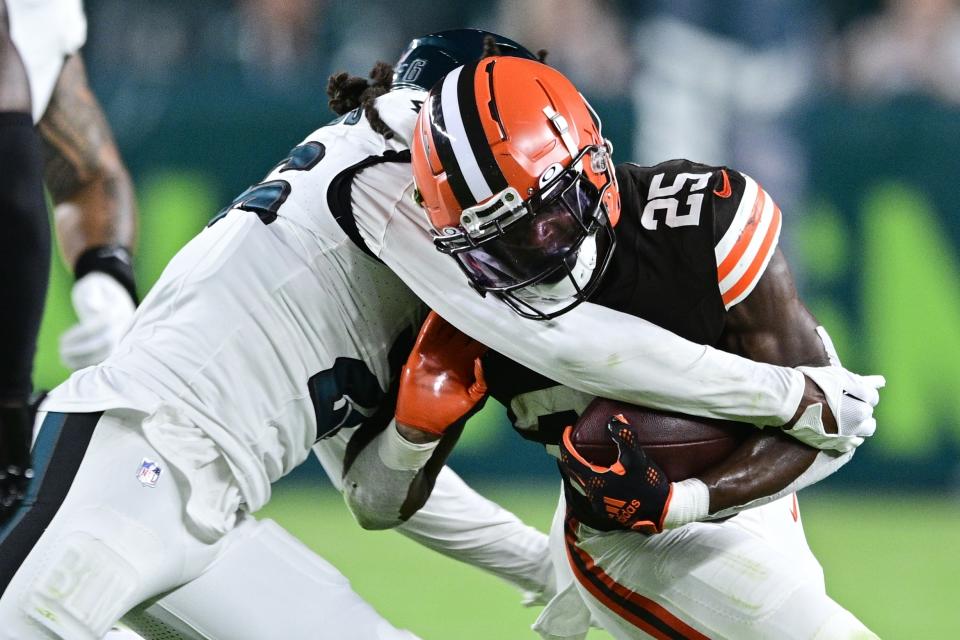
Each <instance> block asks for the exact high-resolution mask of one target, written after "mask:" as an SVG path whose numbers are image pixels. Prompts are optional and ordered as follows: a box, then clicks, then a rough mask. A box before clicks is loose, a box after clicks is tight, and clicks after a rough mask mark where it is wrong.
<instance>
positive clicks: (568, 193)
mask: <svg viewBox="0 0 960 640" xmlns="http://www.w3.org/2000/svg"><path fill="white" fill-rule="evenodd" d="M411 152H412V161H413V174H414V178H415V180H416V183H417V190H418V191H417V194H418V195H417V198H418V201H419V202H420V203H421V204H422V205H423V207H424V208H425V209H426V211H427V215H428V216H429V218H430V222H431V223H432V225H433V228H434V232H435V237H434V242H435V244H436V246H437V248H438V249H439V250H440V251H442V252H444V253H447V254H449V255H451V256H452V257H453V258H454V259H455V260H456V261H457V263H458V264H459V265H460V267H461V269H462V270H463V271H464V273H465V274H466V275H467V277H468V278H469V279H470V282H471V284H472V285H473V287H474V288H475V289H476V290H477V291H479V292H480V293H481V294H482V295H486V294H487V293H488V292H489V293H493V294H495V295H497V296H498V297H500V298H502V299H503V300H504V301H505V302H506V303H507V304H509V305H510V306H511V307H512V308H513V309H514V310H515V311H516V312H517V313H519V314H520V315H522V316H524V317H529V318H536V319H549V318H553V317H556V316H557V315H559V314H561V313H564V312H566V311H568V310H570V309H572V308H573V307H574V306H576V305H577V304H579V303H580V302H582V301H584V300H585V299H586V298H587V297H588V296H589V295H590V293H591V292H592V291H593V290H594V289H595V288H596V286H597V284H598V283H599V280H600V276H601V275H602V273H603V271H604V270H605V269H606V267H607V265H608V264H609V261H610V257H611V255H612V252H613V249H614V245H615V236H614V234H613V229H612V227H613V225H614V224H616V222H617V220H618V218H619V215H620V194H619V190H618V188H617V181H616V177H615V175H614V170H613V164H612V161H611V158H610V153H611V146H610V144H609V142H607V141H606V140H604V138H603V136H602V135H601V128H600V120H599V118H597V115H596V113H594V111H593V110H592V109H591V108H590V106H589V104H587V101H586V100H585V99H584V98H583V96H581V95H580V93H579V92H578V91H577V89H576V87H574V86H573V84H572V83H571V82H570V81H569V80H568V79H567V78H565V77H564V76H563V75H562V74H561V73H560V72H558V71H556V70H554V69H551V68H550V67H548V66H546V65H544V64H541V63H539V62H535V61H532V60H527V59H522V58H514V57H489V58H484V59H482V60H479V61H476V62H473V63H471V64H467V65H465V66H463V67H459V68H457V69H455V70H454V71H452V72H451V73H450V74H448V75H447V76H446V77H445V78H444V79H443V80H442V81H441V82H439V83H438V84H437V85H436V86H435V87H434V88H433V90H432V91H431V92H430V94H429V96H428V97H427V100H426V102H425V103H424V106H423V108H422V109H421V111H420V117H419V118H418V120H417V126H416V129H415V131H414V136H413V144H412V147H411Z"/></svg>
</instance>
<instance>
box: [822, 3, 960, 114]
mask: <svg viewBox="0 0 960 640" xmlns="http://www.w3.org/2000/svg"><path fill="white" fill-rule="evenodd" d="M840 54H841V55H840V56H839V57H838V59H837V61H836V66H837V70H838V72H839V73H840V78H841V81H842V82H843V84H845V85H846V86H847V87H848V88H849V89H851V90H852V91H854V92H856V93H859V94H864V95H868V96H878V97H886V96H892V95H896V94H903V93H926V94H930V95H933V96H936V97H939V98H942V99H944V100H948V101H950V102H954V103H960V6H958V3H957V2H956V1H955V0H889V1H888V2H886V6H885V7H884V9H883V10H882V11H881V12H880V13H879V14H876V15H873V16H869V17H866V18H863V19H861V20H860V21H859V22H857V23H855V24H854V25H852V26H851V27H850V29H849V30H848V32H847V33H846V35H845V36H844V38H843V41H842V45H841V47H840Z"/></svg>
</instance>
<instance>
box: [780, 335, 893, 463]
mask: <svg viewBox="0 0 960 640" xmlns="http://www.w3.org/2000/svg"><path fill="white" fill-rule="evenodd" d="M817 333H818V334H819V335H820V339H821V341H823V346H824V349H826V351H827V357H828V358H829V361H830V366H829V367H797V369H798V370H799V371H802V372H803V374H804V375H806V376H807V377H808V378H810V379H811V380H813V381H814V382H815V383H817V386H819V387H820V389H821V390H822V391H823V394H824V396H825V397H826V400H827V405H828V406H829V407H830V410H831V411H832V412H833V415H834V416H835V417H836V419H837V433H827V432H826V429H825V428H824V425H823V406H822V405H821V404H820V403H817V404H812V405H810V406H809V407H807V408H806V409H805V410H804V412H803V413H802V414H801V415H800V418H799V419H798V420H797V422H796V424H794V425H793V426H792V427H791V428H789V429H784V431H785V432H786V433H788V434H790V435H791V436H793V437H794V438H796V439H797V440H799V441H801V442H803V443H805V444H808V445H810V446H811V447H816V448H817V449H829V450H833V451H839V452H847V451H852V450H853V449H856V448H857V447H859V446H860V445H861V444H862V443H863V440H864V438H869V437H870V436H872V435H873V433H874V431H876V430H877V421H876V420H875V419H874V417H873V408H874V407H876V406H877V403H878V402H880V391H879V390H880V389H882V388H883V387H884V385H886V384H887V381H886V379H885V378H884V377H883V376H876V375H874V376H860V375H857V374H855V373H852V372H850V371H847V370H846V369H844V368H843V367H842V366H840V358H839V356H838V355H837V350H836V349H835V348H834V346H833V341H832V340H831V339H830V336H829V335H828V334H827V332H826V330H825V329H824V328H823V327H817Z"/></svg>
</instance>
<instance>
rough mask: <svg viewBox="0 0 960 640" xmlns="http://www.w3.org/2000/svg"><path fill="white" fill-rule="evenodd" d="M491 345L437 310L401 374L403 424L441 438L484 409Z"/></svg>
mask: <svg viewBox="0 0 960 640" xmlns="http://www.w3.org/2000/svg"><path fill="white" fill-rule="evenodd" d="M486 351H487V347H486V346H484V345H483V344H481V343H479V342H477V341H476V340H474V339H473V338H471V337H470V336H468V335H466V334H465V333H461V332H460V330H459V329H457V328H456V327H454V326H453V325H451V324H449V323H448V322H447V321H446V320H444V319H443V318H441V317H440V316H439V315H437V313H436V312H434V311H431V312H430V315H428V316H427V319H426V321H425V322H424V323H423V327H422V328H421V329H420V335H419V336H418V337H417V342H416V344H414V346H413V351H411V352H410V357H409V358H407V363H406V364H405V365H404V367H403V373H401V375H400V395H399V397H398V398H397V423H398V425H403V426H407V427H412V428H414V429H417V430H419V431H424V432H426V433H430V434H433V435H436V436H442V435H443V434H444V432H446V431H447V429H449V428H450V427H452V426H453V425H456V424H462V423H463V422H465V421H466V420H467V419H468V418H469V417H470V416H472V415H473V414H474V413H476V412H477V411H479V410H480V408H481V407H483V400H484V399H485V398H486V396H487V384H486V382H485V381H484V379H483V365H482V364H481V363H480V357H481V356H482V355H483V354H484V353H486Z"/></svg>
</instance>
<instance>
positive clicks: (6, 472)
mask: <svg viewBox="0 0 960 640" xmlns="http://www.w3.org/2000/svg"><path fill="white" fill-rule="evenodd" d="M0 229H2V232H0V274H2V276H0V306H2V308H3V313H0V522H3V520H4V519H5V517H8V516H9V515H10V514H11V513H12V510H11V509H12V507H13V506H14V505H13V501H14V498H16V496H17V495H18V494H19V493H20V491H21V489H23V488H25V486H26V483H25V480H22V471H25V470H26V467H28V466H29V442H30V435H29V434H30V425H29V418H28V412H27V410H26V404H27V399H28V397H29V395H30V389H31V379H30V378H31V373H32V371H33V355H34V351H35V350H36V344H37V333H38V332H39V330H40V318H41V316H42V315H43V303H44V298H45V297H46V291H47V279H48V277H49V269H50V222H49V220H48V218H47V208H46V203H45V201H44V196H43V166H42V160H41V153H40V140H39V138H38V136H37V134H36V132H35V131H34V128H33V120H32V118H31V116H30V88H29V85H28V84H27V75H26V71H25V70H24V67H23V63H22V61H21V60H20V56H19V54H18V53H17V50H16V48H15V47H14V46H13V42H12V41H11V39H10V30H9V26H8V23H7V15H6V8H5V5H4V4H3V3H2V2H0ZM11 466H13V467H14V468H15V469H14V470H10V467H11Z"/></svg>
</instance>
